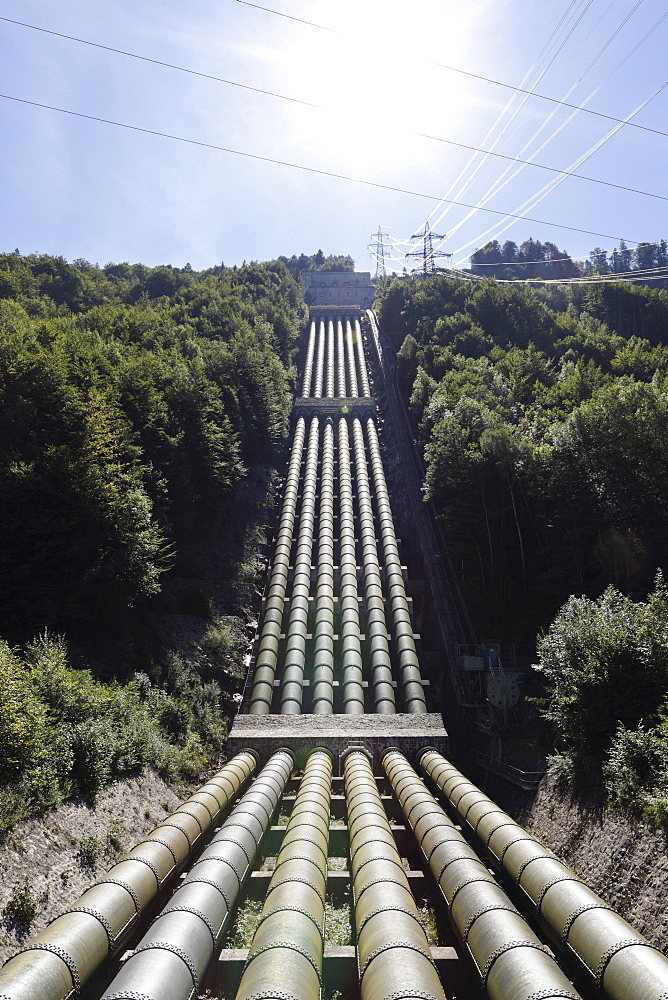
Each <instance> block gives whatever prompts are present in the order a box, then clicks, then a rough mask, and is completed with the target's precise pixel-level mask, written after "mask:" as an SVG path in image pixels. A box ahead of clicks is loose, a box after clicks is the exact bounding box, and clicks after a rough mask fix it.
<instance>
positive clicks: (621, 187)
mask: <svg viewBox="0 0 668 1000" xmlns="http://www.w3.org/2000/svg"><path fill="white" fill-rule="evenodd" d="M415 134H416V135H419V136H420V138H422V139H433V141H434V142H442V143H445V144H446V145H448V146H457V147H458V148H459V149H469V150H471V151H472V152H474V153H485V154H486V155H487V156H496V157H498V158H499V159H501V160H510V161H511V162H512V163H521V164H523V165H524V166H527V167H536V169H537V170H549V172H550V173H552V174H566V175H567V176H568V177H577V178H578V179H579V180H581V181H590V182H591V183H592V184H603V185H604V186H605V187H614V188H619V190H620V191H629V192H630V193H631V194H641V195H644V196H645V197H646V198H660V199H661V200H662V201H668V196H667V195H664V194H656V193H655V192H654V191H640V190H639V189H638V188H632V187H627V186H626V185H625V184H615V183H614V182H613V181H604V180H601V179H600V178H598V177H587V175H586V174H575V173H572V172H571V171H569V170H560V169H559V168H558V167H548V166H546V165H545V164H544V163H534V162H533V161H532V160H521V159H520V158H519V156H507V155H506V154H505V153H495V152H492V150H491V149H483V148H482V147H481V146H467V145H466V143H463V142H455V141H454V139H442V138H441V137H440V136H437V135H427V134H426V133H424V132H416V133H415Z"/></svg>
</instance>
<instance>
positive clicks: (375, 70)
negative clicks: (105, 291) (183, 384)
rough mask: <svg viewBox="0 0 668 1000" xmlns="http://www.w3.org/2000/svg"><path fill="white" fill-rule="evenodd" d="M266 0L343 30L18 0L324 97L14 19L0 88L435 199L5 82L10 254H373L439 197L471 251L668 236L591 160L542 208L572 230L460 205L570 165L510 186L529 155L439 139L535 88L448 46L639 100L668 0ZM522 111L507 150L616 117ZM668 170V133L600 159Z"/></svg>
mask: <svg viewBox="0 0 668 1000" xmlns="http://www.w3.org/2000/svg"><path fill="white" fill-rule="evenodd" d="M261 2H262V5H263V6H266V7H271V8H273V9H274V10H276V11H281V12H283V13H285V14H289V15H291V16H292V17H294V18H303V19H305V20H308V21H312V22H315V23H316V24H320V25H323V26H326V27H329V28H331V29H333V30H330V31H324V30H322V29H320V28H315V27H311V26H309V25H306V24H301V23H299V22H298V21H296V20H290V19H288V18H286V17H280V16H277V15H275V14H271V13H267V12H266V11H263V10H259V9H257V8H256V7H253V6H251V5H249V4H243V3H240V2H239V0H215V2H213V0H195V2H192V3H188V4H185V3H183V2H179V3H177V2H176V0H145V2H144V3H142V4H137V3H136V0H135V2H130V0H65V2H63V3H60V4H54V3H53V2H47V0H0V15H1V16H3V17H5V18H14V19H17V20H20V21H23V22H28V23H30V24H33V25H38V26H41V27H43V28H48V29H51V30H52V31H57V32H62V33H65V34H70V35H76V36H78V37H80V38H84V39H88V40H90V41H94V42H98V43H100V44H103V45H108V46H113V47H117V48H121V49H125V50H128V51H130V52H134V53H138V54H141V55H145V56H149V57H151V58H154V59H158V60H162V61H165V62H172V63H175V64H178V65H179V66H184V67H188V68H191V69H194V70H197V71H199V72H202V73H208V74H212V75H214V76H220V77H224V78H226V79H228V80H231V81H236V82H238V83H242V84H246V85H247V86H250V87H257V88H260V89H265V90H270V91H274V92H275V93H277V94H282V95H286V96H289V97H294V98H296V99H299V100H303V101H307V102H311V103H313V104H317V105H321V106H322V107H321V108H313V107H308V106H305V105H301V104H297V103H294V102H290V101H286V100H281V99H278V98H276V97H270V96H267V95H263V94H259V93H255V92H252V91H250V90H244V89H241V88H239V87H233V86H229V85H225V84H222V83H218V82H215V81H212V80H207V79H203V78H201V77H196V76H192V75H188V74H185V73H180V72H177V71H175V70H172V69H168V68H166V67H161V66H156V65H152V64H149V63H146V62H140V61H137V60H134V59H129V58H127V57H124V56H120V55H116V54H114V53H111V52H104V51H101V50H100V49H96V48H92V47H90V46H85V45H81V44H77V43H75V42H73V41H68V40H66V39H63V38H57V37H54V36H52V35H47V34H43V33H40V32H37V31H34V30H30V29H28V28H25V27H19V26H17V25H14V24H10V23H7V22H3V21H0V77H1V84H0V92H1V93H2V94H4V95H10V96H12V97H16V98H21V99H23V100H26V101H34V102H38V103H42V104H50V105H54V106H57V107H59V108H64V109H67V110H70V111H74V112H79V113H81V114H84V115H92V116H96V117H101V118H108V119H113V120H114V121H118V122H123V123H126V124H128V125H134V126H137V127H139V128H146V129H152V130H156V131H160V132H167V133H171V134H173V135H177V136H181V137H185V138H189V139H194V140H197V141H200V142H203V143H210V144H213V145H220V146H225V147H228V148H230V149H235V150H239V151H243V152H248V153H253V154H256V155H257V156H262V157H271V158H275V159H278V160H284V161H289V162H292V163H297V164H302V165H304V166H308V167H312V168H315V169H318V170H325V171H331V172H334V173H338V174H345V175H350V176H355V177H358V178H362V179H365V180H368V181H372V182H376V183H379V184H385V185H389V186H394V187H398V188H404V189H407V190H410V191H412V192H416V193H418V194H426V195H430V196H432V199H431V200H430V199H427V198H421V197H418V196H416V195H409V194H399V193H393V192H390V191H386V190H382V189H374V188H373V187H369V186H364V185H361V184H354V183H350V182H346V181H343V180H335V179H332V178H327V177H322V176H318V175H315V174H309V173H307V172H304V171H299V170H295V169H292V168H290V167H287V166H280V165H276V164H269V163H264V162H261V161H258V160H252V159H248V158H246V157H242V156H238V155H233V154H231V153H225V152H221V151H218V150H213V149H207V148H204V147H201V146H196V145H190V144H186V143H182V142H177V141H174V140H170V139H166V138H161V137H159V136H153V135H147V134H143V133H139V132H133V131H128V130H126V129H121V128H116V127H114V126H111V125H107V124H103V123H99V122H93V121H88V120H86V119H84V118H76V117H72V116H68V115H63V114H59V113H57V112H55V111H49V110H45V109H42V108H37V107H33V106H29V105H25V104H20V103H16V102H14V101H9V100H6V99H0V134H1V135H2V156H0V192H1V199H2V202H1V212H0V249H1V250H13V249H14V248H15V247H18V248H19V249H20V250H21V252H22V253H29V252H32V251H43V252H48V253H54V254H63V255H64V256H65V257H67V258H68V259H70V260H72V259H74V258H77V257H84V258H86V259H88V260H90V261H92V262H97V263H100V264H105V263H107V262H108V261H124V260H127V261H131V262H134V261H142V262H143V263H146V264H158V263H172V264H174V265H176V266H183V265H184V264H185V263H186V262H190V263H191V264H192V266H193V267H195V268H203V267H208V266H211V265H212V264H214V263H217V262H220V261H221V260H222V261H224V262H225V263H226V264H235V263H236V264H239V263H241V262H242V260H244V259H245V260H251V259H253V260H265V259H270V258H273V257H276V256H278V255H279V254H287V255H290V254H293V253H297V254H298V253H301V252H306V253H313V252H315V250H317V249H318V248H319V247H322V249H323V250H324V251H325V252H328V253H350V254H351V255H352V256H353V257H354V258H355V259H356V261H357V267H358V269H361V270H367V269H372V270H373V269H374V267H375V265H374V264H373V263H372V261H371V259H370V257H369V255H368V252H367V250H366V246H367V243H369V241H370V236H371V234H372V233H373V232H375V231H376V230H377V228H378V226H379V225H381V226H382V227H383V228H384V229H385V230H386V231H387V232H389V233H390V234H391V235H392V236H393V237H394V238H395V239H396V240H397V241H402V240H405V239H407V238H408V237H410V236H411V234H412V233H414V232H416V231H417V230H418V229H419V228H420V227H421V226H422V225H423V224H424V222H425V219H426V218H427V217H428V216H429V215H430V213H433V214H432V215H431V221H432V224H433V225H434V226H435V229H436V231H437V232H439V233H444V234H447V239H446V241H445V243H444V250H446V251H449V252H452V253H454V254H455V257H454V258H453V259H454V260H456V261H461V262H464V261H465V260H466V256H467V254H468V253H470V250H471V248H473V247H475V246H479V245H482V244H483V243H484V242H485V241H486V240H487V239H491V238H494V237H496V236H498V238H499V239H501V240H505V239H512V240H515V241H516V242H518V243H519V242H521V241H522V240H524V239H526V238H528V237H529V236H533V237H535V238H537V239H542V240H551V241H552V242H554V243H557V245H558V246H560V247H563V248H565V249H567V250H569V251H570V252H571V253H572V254H573V255H574V256H576V257H580V256H582V255H584V254H585V253H586V252H588V251H589V250H590V249H592V248H593V247H595V246H601V247H604V248H606V249H608V250H611V249H612V248H613V246H615V245H616V243H617V242H618V238H619V237H623V238H625V239H626V240H627V241H628V242H629V243H633V242H634V241H638V240H647V241H650V242H652V241H655V240H659V239H661V238H662V237H664V236H665V237H668V225H667V224H666V221H667V213H666V208H668V201H665V200H660V199H656V198H650V197H646V196H642V195H639V194H632V193H629V192H623V191H620V190H617V189H614V188H609V187H604V186H600V185H596V184H592V183H590V182H588V181H584V180H578V179H573V178H567V179H566V180H564V182H563V183H561V184H559V186H557V187H556V188H555V189H554V190H552V191H550V192H548V193H547V194H546V196H545V197H544V199H543V200H542V201H540V203H539V204H538V205H536V206H535V207H533V208H532V209H531V210H530V211H529V215H530V216H532V217H534V218H537V219H542V220H547V221H548V222H550V223H552V224H551V225H539V224H538V223H536V222H528V221H526V220H521V221H516V222H515V223H514V224H512V225H511V226H510V228H506V227H507V226H508V222H506V223H504V222H503V216H502V215H500V216H493V215H488V214H484V213H483V212H481V211H479V210H478V211H475V212H473V213H469V212H467V211H466V210H465V209H463V208H459V207H455V206H453V207H451V208H450V209H449V210H448V211H447V213H446V214H445V215H443V216H442V211H443V208H442V207H441V208H439V207H438V201H437V199H438V198H439V197H442V196H443V195H446V194H448V193H449V197H450V198H452V199H455V200H460V201H465V202H469V203H471V204H474V205H476V204H478V203H479V202H480V200H481V199H485V198H486V197H487V196H488V195H490V194H491V197H490V199H489V201H488V202H487V207H489V208H493V209H496V210H498V211H500V212H515V211H519V212H521V211H522V209H521V208H520V206H522V204H523V203H525V202H528V204H529V205H532V204H533V202H534V200H535V198H536V192H538V191H539V189H541V188H542V187H543V185H544V184H545V183H547V182H549V181H550V180H551V179H552V177H553V175H551V174H548V173H545V172H544V171H540V170H536V169H535V168H532V167H526V168H525V169H523V170H522V171H521V172H520V173H519V174H518V175H517V176H516V177H514V178H512V179H510V180H507V178H506V179H504V178H502V175H503V172H504V170H505V169H506V166H507V163H506V162H504V161H501V160H499V159H495V158H492V157H488V158H487V159H486V160H485V161H484V162H483V163H482V164H481V165H480V166H479V169H477V170H476V165H477V163H473V164H469V160H470V156H471V154H470V153H468V152H466V151H465V150H462V149H458V148H456V147H454V146H450V145H447V144H445V143H442V142H438V141H434V140H433V139H427V138H424V137H423V136H424V135H425V134H426V135H431V136H436V137H439V138H442V139H450V140H452V141H455V142H459V143H464V144H469V145H472V146H479V145H482V144H483V143H486V146H487V148H490V145H491V144H492V143H493V142H494V141H495V136H494V135H491V136H490V135H489V130H490V128H491V127H492V126H493V124H494V122H495V121H496V120H497V119H498V118H499V116H500V115H501V114H502V112H503V111H504V108H505V106H506V104H507V102H508V100H509V98H510V97H511V96H512V92H511V91H509V90H505V89H502V88H500V87H498V86H495V85H493V84H491V83H486V82H484V81H480V80H474V79H472V78H470V77H466V76H463V75H461V74H457V73H454V72H451V71H450V70H446V69H443V68H439V67H437V66H435V65H434V63H442V64H446V65H449V66H454V67H458V68H460V69H464V70H467V71H469V72H471V73H476V74H480V75H483V76H486V77H490V78H493V79H496V80H501V81H504V82H507V83H510V84H514V85H516V86H517V85H520V83H521V81H522V80H523V79H524V78H525V76H526V74H529V75H528V77H527V78H526V83H525V84H524V86H525V87H526V88H527V89H529V90H531V89H535V90H536V91H538V92H539V93H541V94H545V95H549V96H551V97H554V98H557V99H564V97H565V95H566V94H567V92H569V91H571V88H573V89H572V92H571V93H570V94H569V96H568V97H567V100H568V101H569V102H571V103H573V104H580V103H582V102H583V101H585V100H586V99H588V98H590V95H592V93H593V92H595V93H593V96H591V98H590V100H589V103H588V105H587V106H588V107H589V108H590V109H592V110H595V111H598V112H601V113H603V114H607V115H612V116H614V117H619V118H625V117H626V116H627V115H629V114H630V113H631V112H633V111H634V109H636V108H637V107H638V106H639V105H640V104H642V103H643V102H645V101H646V100H647V99H648V98H649V97H650V96H651V95H653V94H654V93H655V91H657V90H658V88H660V87H661V86H662V84H663V83H664V82H665V80H666V76H667V75H668V74H667V73H666V68H665V52H666V50H667V48H668V44H667V43H668V19H666V20H665V21H663V22H662V23H658V22H660V19H661V18H662V17H663V15H664V14H666V13H667V8H666V4H665V2H664V0H640V2H638V0H466V2H462V0H458V2H456V3H455V2H453V0H413V3H412V4H410V5H409V4H407V3H406V2H405V0H402V2H398V0H337V3H336V4H332V3H331V2H329V3H325V2H324V0H309V2H307V0H261ZM648 33H650V34H649V37H647V38H646V39H645V40H644V41H643V39H644V36H645V35H647V34H648ZM636 46H638V47H637V48H636V51H633V49H634V47H636ZM546 47H547V48H546ZM541 53H542V55H541ZM624 60H626V61H624ZM620 64H621V65H620ZM514 107H515V109H516V110H517V114H516V116H515V117H514V118H513V119H512V121H511V120H510V117H509V116H510V113H511V111H512V110H513V109H511V111H507V112H506V116H505V118H502V119H501V123H502V124H501V125H499V126H497V133H495V134H496V135H498V130H499V129H500V128H501V127H502V126H503V124H507V128H506V131H505V132H504V134H503V136H502V137H501V138H500V139H498V145H497V146H496V149H497V150H498V151H501V152H503V153H504V154H505V155H508V156H518V155H520V151H521V150H523V149H524V152H523V153H522V154H521V155H522V157H523V158H528V157H530V156H531V155H532V153H534V152H535V150H536V149H537V148H538V147H539V146H541V145H542V144H543V143H544V142H545V140H546V139H548V137H549V136H550V135H551V133H552V132H556V131H557V130H559V131H558V134H556V135H555V136H554V138H552V139H551V141H549V142H548V143H547V145H546V146H545V148H544V149H543V150H542V151H541V152H540V153H538V154H537V155H536V162H538V163H542V164H546V165H548V166H552V167H557V168H559V169H561V170H564V169H567V168H569V167H570V165H571V164H572V163H574V162H575V161H576V160H577V158H579V157H580V156H582V155H583V154H585V153H586V152H587V151H588V150H590V149H591V147H592V146H594V144H596V143H597V142H598V141H599V140H601V139H602V138H603V137H604V136H606V134H607V133H608V132H609V131H610V130H611V129H613V128H614V127H615V123H614V122H612V121H606V120H605V119H603V118H598V117H594V116H592V115H588V114H585V113H583V112H579V113H577V114H576V115H575V116H574V117H573V119H572V120H571V121H569V122H567V123H566V124H564V127H563V128H560V126H561V125H562V124H563V123H565V122H566V119H567V118H568V117H569V115H570V114H571V111H570V110H568V109H564V108H556V110H555V106H553V105H551V104H549V103H547V102H545V101H543V100H540V99H538V98H537V97H534V96H530V97H528V98H527V99H526V102H524V103H522V104H521V106H520V99H516V104H515V106H514ZM667 110H668V88H666V89H665V90H663V91H662V92H661V93H660V94H659V95H658V96H657V97H655V98H654V99H653V100H652V101H650V103H648V104H647V106H646V107H644V108H643V109H642V110H641V111H640V112H639V113H638V114H637V115H636V117H635V118H634V119H633V121H634V122H636V123H638V124H642V125H644V126H647V127H648V128H653V129H658V130H665V131H667V132H668V115H667V113H666V112H667ZM553 111H554V116H553V118H552V119H551V121H550V122H549V124H548V125H547V126H546V127H543V126H544V123H545V119H546V117H547V116H548V114H551V113H552V112H553ZM541 127H543V130H542V131H540V129H541ZM418 133H422V136H421V135H419V134H418ZM534 136H535V137H534ZM525 147H526V148H525ZM667 167H668V137H666V136H664V135H656V134H653V133H651V132H648V131H643V130H640V129H637V128H630V127H628V126H625V127H622V128H621V129H620V130H619V131H618V132H617V133H616V134H615V135H614V136H612V137H611V138H610V139H609V140H608V141H607V142H606V143H605V144H604V145H603V146H602V147H601V148H600V149H598V150H597V151H596V152H594V153H593V155H591V156H590V157H589V158H588V159H587V160H586V162H584V163H583V164H582V165H581V166H580V167H579V170H578V172H580V173H583V174H587V175H589V176H591V177H596V178H600V179H602V180H606V181H609V182H612V183H614V184H620V185H628V186H631V187H634V188H638V189H642V190H644V191H647V192H653V193H656V194H661V195H664V196H666V197H668V191H666V185H665V178H666V176H667V175H668V171H667ZM474 171H475V173H474ZM460 175H461V179H460V180H459V181H458V177H460ZM467 179H468V180H467ZM505 180H507V183H504V182H505ZM501 184H504V186H503V187H501V188H500V189H499V190H497V191H496V192H494V191H493V186H494V185H501ZM469 215H470V218H469V217H468V216H469ZM557 223H558V224H559V225H557ZM560 226H573V227H579V228H582V229H587V230H592V231H594V232H596V233H601V234H606V235H607V236H608V237H609V238H603V236H594V235H585V234H580V233H576V232H569V231H568V230H567V229H563V228H560ZM488 230H489V231H488ZM405 249H407V245H406V244H401V245H400V246H399V248H398V250H397V261H398V263H397V266H400V264H401V256H400V255H401V253H402V252H403V250H405Z"/></svg>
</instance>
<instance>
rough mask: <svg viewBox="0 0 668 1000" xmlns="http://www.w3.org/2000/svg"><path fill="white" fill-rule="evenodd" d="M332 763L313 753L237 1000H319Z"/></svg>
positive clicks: (324, 755)
mask: <svg viewBox="0 0 668 1000" xmlns="http://www.w3.org/2000/svg"><path fill="white" fill-rule="evenodd" d="M331 783H332V759H331V756H330V755H329V753H327V751H325V750H314V751H313V752H312V753H311V754H310V756H309V758H308V761H307V764H306V768H305V770H304V777H303V778H302V780H301V783H300V786H299V791H298V793H297V798H296V800H295V805H294V808H293V811H292V815H291V817H290V822H289V823H288V826H287V829H286V831H285V839H284V840H283V844H282V846H281V850H280V852H279V854H278V857H277V859H276V867H275V869H274V873H273V875H272V878H271V882H270V883H269V889H268V891H267V898H266V900H265V904H264V907H263V909H262V915H261V917H260V923H259V926H258V928H257V930H256V931H255V936H254V937H253V942H252V944H251V947H250V950H249V952H248V959H247V961H246V966H245V968H244V972H243V975H242V977H241V982H240V984H239V990H238V992H237V1000H252V998H257V997H281V998H284V1000H319V997H320V995H321V987H322V955H323V949H324V944H323V941H324V917H325V893H326V889H327V851H328V846H329V814H330V797H331Z"/></svg>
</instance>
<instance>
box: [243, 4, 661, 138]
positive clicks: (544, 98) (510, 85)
mask: <svg viewBox="0 0 668 1000" xmlns="http://www.w3.org/2000/svg"><path fill="white" fill-rule="evenodd" d="M237 3H243V4H245V5H246V6H248V7H255V8H256V9H257V10H262V11H264V12H265V13H267V14H275V15H276V16H277V17H285V18H288V19H289V20H290V21H300V22H301V23H302V24H307V25H309V26H310V27H312V28H320V29H321V30H322V31H330V32H332V33H333V34H335V35H342V34H345V33H344V32H342V31H338V30H337V29H336V28H328V27H325V25H324V24H316V23H315V22H313V21H303V20H302V19H301V18H298V17H292V16H291V15H290V14H284V13H283V11H280V10H272V8H271V7H262V6H261V5H260V4H257V3H248V0H237ZM425 61H426V62H427V63H428V64H429V65H430V66H436V67H438V69H445V70H448V72H450V73H458V74H459V75H460V76H468V77H471V79H473V80H481V81H482V82H483V83H491V84H494V86H495V87H504V88H505V89H506V90H515V91H517V93H518V94H528V95H529V96H530V97H537V98H538V99H539V100H541V101H550V103H552V104H559V105H561V106H562V107H564V108H575V109H576V110H581V111H584V112H585V114H588V115H594V117H596V118H607V119H608V121H611V122H619V121H622V119H621V118H616V117H615V116H614V115H606V114H604V113H603V112H602V111H592V110H591V109H590V108H580V107H579V105H577V104H567V103H566V102H565V101H560V100H559V99H558V98H556V97H549V96H548V95H547V94H539V93H537V92H536V91H535V90H526V89H523V88H522V86H521V85H520V86H519V87H517V86H515V84H513V83H505V82H503V81H502V80H495V79H493V77H490V76H482V75H481V74H480V73H472V72H471V71H470V70H466V69H461V68H460V67H458V66H449V65H446V63H439V62H435V61H434V60H433V59H428V60H425ZM623 124H625V125H628V126H629V128H637V129H640V130H641V131H643V132H653V133H654V135H662V136H664V137H665V138H668V132H663V131H662V130H661V129H656V128H650V127H649V126H648V125H639V124H638V123H637V122H623Z"/></svg>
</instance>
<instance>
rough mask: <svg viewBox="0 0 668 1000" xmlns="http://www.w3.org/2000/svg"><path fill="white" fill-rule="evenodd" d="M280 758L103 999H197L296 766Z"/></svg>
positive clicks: (283, 756)
mask: <svg viewBox="0 0 668 1000" xmlns="http://www.w3.org/2000/svg"><path fill="white" fill-rule="evenodd" d="M293 762H294V761H293V756H292V754H291V753H290V751H288V750H280V751H278V752H277V753H275V754H274V755H273V756H272V757H271V759H270V761H269V763H268V764H267V765H266V766H265V767H264V768H263V769H262V771H261V773H260V774H259V776H258V777H257V778H256V780H255V782H254V783H253V785H252V787H251V789H250V791H248V792H246V794H245V795H244V797H243V798H242V799H241V801H240V802H239V804H238V805H237V807H236V809H234V811H233V812H232V814H231V816H230V817H229V819H228V820H227V822H226V823H224V824H223V826H222V827H221V828H220V830H219V831H218V833H217V834H216V835H215V837H214V838H213V840H212V841H211V843H210V844H209V846H208V847H206V848H205V850H204V851H203V853H202V854H201V856H200V857H199V859H198V860H197V862H196V864H195V865H193V867H192V868H191V870H190V872H189V873H188V875H187V876H186V878H185V880H184V881H183V883H182V884H181V886H180V887H179V888H178V889H177V890H176V892H175V893H174V895H173V896H172V898H171V899H170V900H169V902H168V903H167V905H166V906H165V908H164V909H163V910H162V912H161V913H160V914H159V915H158V917H157V918H156V919H155V920H154V922H153V923H152V924H151V927H150V929H149V930H148V932H147V933H146V934H145V935H144V937H143V938H142V940H141V941H140V943H139V945H138V946H137V948H136V949H135V950H134V952H133V954H132V955H131V956H130V958H129V959H128V960H127V961H126V962H125V963H124V965H123V967H122V968H121V971H120V972H119V973H118V975H117V976H116V978H115V979H114V980H113V982H112V983H111V984H110V986H109V987H108V988H107V990H106V991H105V993H104V995H103V998H102V1000H136V998H137V997H138V996H141V997H142V998H143V1000H190V997H192V996H193V994H194V993H195V992H196V991H197V989H198V988H199V986H200V985H201V983H202V980H203V979H204V976H205V974H206V972H207V969H208V968H209V965H210V963H211V960H212V959H213V958H214V956H215V955H216V954H217V952H218V950H219V948H220V945H221V943H222V940H223V937H224V935H225V932H226V931H227V928H228V925H229V922H230V916H231V914H232V912H233V910H234V906H235V903H236V900H237V898H238V896H239V893H240V890H241V887H242V886H243V884H244V881H245V879H246V877H247V875H248V873H249V871H250V869H251V868H252V866H253V863H254V861H255V858H256V855H257V851H258V848H259V846H260V841H261V840H262V837H263V836H264V834H265V833H266V831H267V828H268V827H269V824H270V822H271V818H272V816H273V815H274V813H275V811H276V807H277V806H278V804H279V802H280V800H281V796H282V795H283V793H284V791H285V786H286V783H287V781H288V778H289V777H290V774H291V772H292V767H293Z"/></svg>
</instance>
